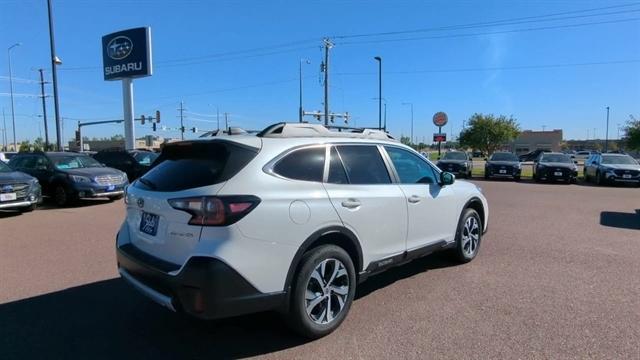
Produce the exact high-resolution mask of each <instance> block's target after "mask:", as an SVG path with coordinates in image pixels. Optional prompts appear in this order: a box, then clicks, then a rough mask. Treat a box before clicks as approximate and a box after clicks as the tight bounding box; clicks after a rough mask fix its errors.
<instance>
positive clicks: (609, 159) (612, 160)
mask: <svg viewBox="0 0 640 360" xmlns="http://www.w3.org/2000/svg"><path fill="white" fill-rule="evenodd" d="M602 163H603V164H620V165H638V162H637V161H636V160H635V159H634V158H632V157H631V156H629V155H602Z"/></svg>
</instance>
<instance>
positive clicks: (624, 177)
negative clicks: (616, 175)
mask: <svg viewBox="0 0 640 360" xmlns="http://www.w3.org/2000/svg"><path fill="white" fill-rule="evenodd" d="M622 178H623V179H631V174H623V175H622Z"/></svg>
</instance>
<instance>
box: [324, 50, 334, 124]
mask: <svg viewBox="0 0 640 360" xmlns="http://www.w3.org/2000/svg"><path fill="white" fill-rule="evenodd" d="M322 41H323V43H324V66H323V67H322V69H323V70H324V125H325V126H328V125H329V49H331V48H332V47H333V43H332V42H331V40H329V38H325V39H323V40H322Z"/></svg>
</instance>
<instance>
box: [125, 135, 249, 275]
mask: <svg viewBox="0 0 640 360" xmlns="http://www.w3.org/2000/svg"><path fill="white" fill-rule="evenodd" d="M260 143H261V142H260V139H259V138H255V137H253V138H252V139H248V140H246V141H244V142H236V141H229V140H220V139H215V140H206V141H202V140H198V141H183V142H179V143H174V144H170V145H167V146H166V147H165V148H164V149H163V151H162V154H161V155H160V157H159V158H158V159H157V160H156V161H155V162H154V164H153V168H152V169H151V170H149V172H147V173H146V174H145V175H144V176H143V177H141V178H140V179H138V180H136V181H135V182H134V183H133V184H132V185H131V186H130V187H129V189H128V191H127V199H126V201H127V219H126V221H127V223H128V225H129V226H128V227H129V238H130V239H131V243H132V244H133V245H135V246H136V247H137V248H138V249H140V250H142V251H144V252H146V253H148V254H150V255H152V256H154V257H157V258H160V259H163V260H166V261H170V262H172V263H175V264H179V265H181V264H183V263H184V262H185V261H186V260H187V259H188V257H189V256H190V255H191V254H192V252H193V251H194V249H195V248H196V247H197V245H198V242H199V240H200V233H201V231H202V225H201V223H200V222H199V221H198V220H197V219H194V216H195V215H194V213H193V212H191V211H190V210H191V209H189V208H186V209H185V208H184V205H183V206H182V207H183V208H182V209H180V208H179V206H177V205H176V204H185V202H184V201H182V202H181V201H180V200H182V199H201V198H202V199H204V197H207V196H214V195H216V194H217V193H218V192H219V191H220V189H221V188H222V187H223V186H224V184H225V182H226V181H227V180H229V179H230V178H232V177H233V176H234V175H235V174H237V173H238V172H239V171H240V170H241V169H242V168H244V167H245V166H246V165H247V164H248V163H249V162H250V161H251V160H252V159H253V158H254V157H255V156H256V155H257V153H258V151H259V147H260ZM186 204H187V206H193V204H194V203H193V202H187V203H186Z"/></svg>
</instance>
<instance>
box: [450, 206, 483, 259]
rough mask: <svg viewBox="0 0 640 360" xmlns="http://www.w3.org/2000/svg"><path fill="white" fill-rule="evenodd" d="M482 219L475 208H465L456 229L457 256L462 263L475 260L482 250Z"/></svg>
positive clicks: (455, 251)
mask: <svg viewBox="0 0 640 360" xmlns="http://www.w3.org/2000/svg"><path fill="white" fill-rule="evenodd" d="M482 229H483V226H482V219H480V215H479V214H478V212H477V211H475V210H474V209H470V208H468V209H464V210H463V211H462V216H461V217H460V222H459V223H458V231H456V247H455V249H454V254H455V257H456V259H457V260H458V261H460V262H462V263H468V262H469V261H471V260H473V259H474V258H475V257H476V255H478V251H479V250H480V242H481V240H482Z"/></svg>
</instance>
